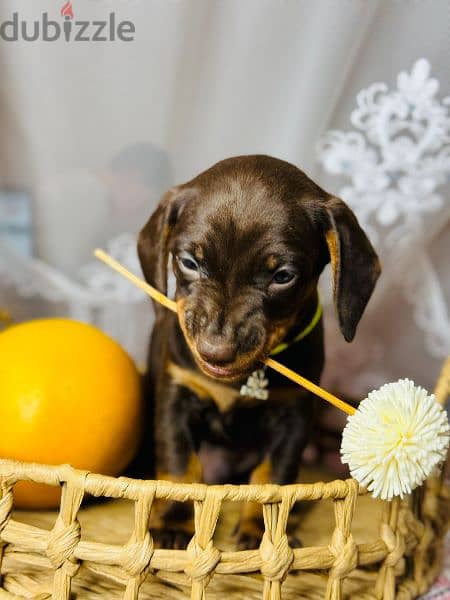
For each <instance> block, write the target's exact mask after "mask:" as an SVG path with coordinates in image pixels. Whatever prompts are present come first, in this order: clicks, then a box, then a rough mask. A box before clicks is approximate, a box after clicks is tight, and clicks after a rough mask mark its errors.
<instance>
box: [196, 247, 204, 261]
mask: <svg viewBox="0 0 450 600" xmlns="http://www.w3.org/2000/svg"><path fill="white" fill-rule="evenodd" d="M194 256H195V258H196V259H197V260H203V258H204V254H203V248H202V247H201V246H196V247H195V249H194Z"/></svg>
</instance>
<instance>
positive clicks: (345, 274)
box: [324, 197, 381, 342]
mask: <svg viewBox="0 0 450 600" xmlns="http://www.w3.org/2000/svg"><path fill="white" fill-rule="evenodd" d="M325 209H326V225H325V232H324V233H325V239H326V242H327V246H328V252H329V255H330V261H331V267H332V270H333V296H334V304H335V308H336V312H337V315H338V321H339V327H340V329H341V331H342V334H343V336H344V338H345V340H346V341H347V342H351V341H352V339H353V337H354V335H355V331H356V327H357V325H358V323H359V320H360V318H361V316H362V314H363V312H364V309H365V308H366V305H367V303H368V301H369V299H370V296H371V295H372V292H373V289H374V287H375V283H376V281H377V279H378V276H379V275H380V272H381V267H380V262H379V260H378V256H377V255H376V252H375V250H374V249H373V247H372V244H371V243H370V242H369V240H368V238H367V236H366V234H365V233H364V231H363V230H362V229H361V227H360V226H359V223H358V221H357V219H356V217H355V215H354V214H353V212H352V211H351V210H350V208H349V207H348V206H347V205H346V204H345V203H344V202H342V200H339V198H334V197H331V198H329V199H328V200H327V201H326V202H325Z"/></svg>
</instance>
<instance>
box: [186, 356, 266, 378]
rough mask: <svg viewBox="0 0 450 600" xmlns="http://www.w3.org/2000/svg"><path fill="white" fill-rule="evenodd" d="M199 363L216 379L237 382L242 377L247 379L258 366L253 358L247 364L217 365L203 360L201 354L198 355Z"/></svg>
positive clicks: (203, 369) (205, 371)
mask: <svg viewBox="0 0 450 600" xmlns="http://www.w3.org/2000/svg"><path fill="white" fill-rule="evenodd" d="M196 359H197V364H198V366H199V367H200V368H201V370H202V371H203V372H204V373H205V374H206V375H209V377H213V378H214V379H220V380H222V381H228V382H230V383H231V382H236V381H239V380H241V379H245V378H246V377H248V376H249V375H250V373H251V372H252V371H254V370H255V368H256V360H255V359H254V360H252V362H251V363H247V364H246V365H245V366H244V365H243V366H239V367H238V366H235V365H229V366H228V365H227V366H224V365H215V364H212V363H209V362H207V361H205V360H203V359H202V358H201V357H200V356H198V355H197V356H196Z"/></svg>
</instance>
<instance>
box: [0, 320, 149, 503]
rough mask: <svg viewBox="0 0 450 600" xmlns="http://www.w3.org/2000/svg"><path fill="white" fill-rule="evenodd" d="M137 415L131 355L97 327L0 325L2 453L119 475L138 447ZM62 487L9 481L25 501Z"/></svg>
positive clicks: (49, 496) (51, 498) (51, 499)
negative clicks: (3, 326) (2, 326)
mask: <svg viewBox="0 0 450 600" xmlns="http://www.w3.org/2000/svg"><path fill="white" fill-rule="evenodd" d="M141 418H142V405H141V389H140V379H139V374H138V372H137V370H136V367H135V365H134V363H133V361H132V360H131V359H130V357H129V356H128V354H127V353H126V352H125V351H124V350H123V349H122V348H121V347H120V346H119V344H118V343H116V342H115V341H114V340H112V339H111V338H109V337H108V336H107V335H105V334H104V333H102V332H101V331H99V330H98V329H96V328H95V327H92V326H91V325H86V324H84V323H78V322H76V321H71V320H69V319H42V320H37V321H29V322H27V323H22V324H20V325H16V326H14V327H11V328H9V329H7V330H6V331H4V332H2V333H0V457H1V458H14V459H17V460H24V461H32V462H40V463H47V464H61V463H69V464H71V465H73V466H74V467H76V468H80V469H87V470H89V471H92V472H97V473H103V474H105V475H118V474H119V473H120V472H121V471H122V470H123V469H124V468H125V467H126V466H127V465H128V464H129V462H130V461H131V460H132V458H133V456H134V455H135V453H136V450H137V447H138V444H139V439H140V432H141ZM59 495H60V491H59V488H52V487H49V486H46V485H40V484H39V485H38V484H31V483H18V484H17V485H16V486H15V487H14V499H15V504H16V506H19V507H22V508H52V507H54V506H57V504H58V502H59Z"/></svg>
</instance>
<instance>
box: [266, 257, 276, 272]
mask: <svg viewBox="0 0 450 600" xmlns="http://www.w3.org/2000/svg"><path fill="white" fill-rule="evenodd" d="M266 265H267V268H268V269H269V271H275V269H276V268H277V267H278V260H277V258H276V257H275V256H273V255H272V256H269V258H268V259H267V261H266Z"/></svg>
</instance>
